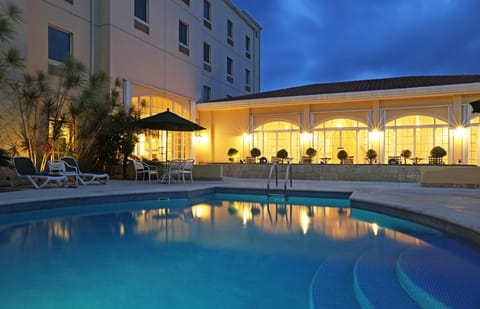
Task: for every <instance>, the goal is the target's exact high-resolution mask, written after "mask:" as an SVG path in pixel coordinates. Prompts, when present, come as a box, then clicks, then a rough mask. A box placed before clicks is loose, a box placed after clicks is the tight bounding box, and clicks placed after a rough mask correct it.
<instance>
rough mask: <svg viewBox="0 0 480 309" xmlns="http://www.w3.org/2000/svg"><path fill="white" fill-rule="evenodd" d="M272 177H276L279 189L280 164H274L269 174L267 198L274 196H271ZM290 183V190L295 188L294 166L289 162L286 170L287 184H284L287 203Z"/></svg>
mask: <svg viewBox="0 0 480 309" xmlns="http://www.w3.org/2000/svg"><path fill="white" fill-rule="evenodd" d="M272 176H275V187H277V188H278V164H277V163H273V164H272V166H271V167H270V173H269V174H268V181H267V197H270V196H272V195H271V194H270V182H271V181H272ZM289 182H290V188H291V187H293V177H292V164H291V163H290V162H288V164H287V168H286V170H285V183H284V184H283V197H284V199H285V201H286V200H287V183H289Z"/></svg>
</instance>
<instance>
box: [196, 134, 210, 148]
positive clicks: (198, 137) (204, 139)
mask: <svg viewBox="0 0 480 309" xmlns="http://www.w3.org/2000/svg"><path fill="white" fill-rule="evenodd" d="M195 141H196V142H197V144H198V145H206V144H207V142H208V138H207V136H206V135H203V134H198V135H195Z"/></svg>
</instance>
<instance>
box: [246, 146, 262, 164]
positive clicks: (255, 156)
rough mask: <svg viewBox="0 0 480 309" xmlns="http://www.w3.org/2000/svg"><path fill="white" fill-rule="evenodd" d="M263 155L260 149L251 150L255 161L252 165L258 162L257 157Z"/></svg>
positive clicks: (251, 155)
mask: <svg viewBox="0 0 480 309" xmlns="http://www.w3.org/2000/svg"><path fill="white" fill-rule="evenodd" d="M261 154H262V152H261V151H260V149H258V148H256V147H255V148H252V149H251V150H250V157H251V158H253V160H252V161H253V162H252V163H255V162H256V160H257V157H260V156H261ZM247 163H249V162H248V158H247Z"/></svg>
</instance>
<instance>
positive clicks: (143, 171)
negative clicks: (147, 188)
mask: <svg viewBox="0 0 480 309" xmlns="http://www.w3.org/2000/svg"><path fill="white" fill-rule="evenodd" d="M132 162H133V168H134V169H135V181H137V179H138V176H139V175H141V176H142V180H143V181H145V177H146V176H148V182H149V183H150V182H152V176H155V177H156V181H157V182H158V179H159V178H158V176H159V175H158V167H156V166H154V165H150V164H147V163H145V162H142V161H137V160H132Z"/></svg>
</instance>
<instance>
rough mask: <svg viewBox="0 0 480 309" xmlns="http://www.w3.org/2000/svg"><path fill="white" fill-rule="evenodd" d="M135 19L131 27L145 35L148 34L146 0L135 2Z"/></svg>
mask: <svg viewBox="0 0 480 309" xmlns="http://www.w3.org/2000/svg"><path fill="white" fill-rule="evenodd" d="M133 11H134V12H133V14H134V15H135V18H134V20H133V26H134V27H135V29H138V30H140V31H142V32H145V33H146V34H149V33H150V28H149V27H148V0H135V7H134V8H133Z"/></svg>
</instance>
